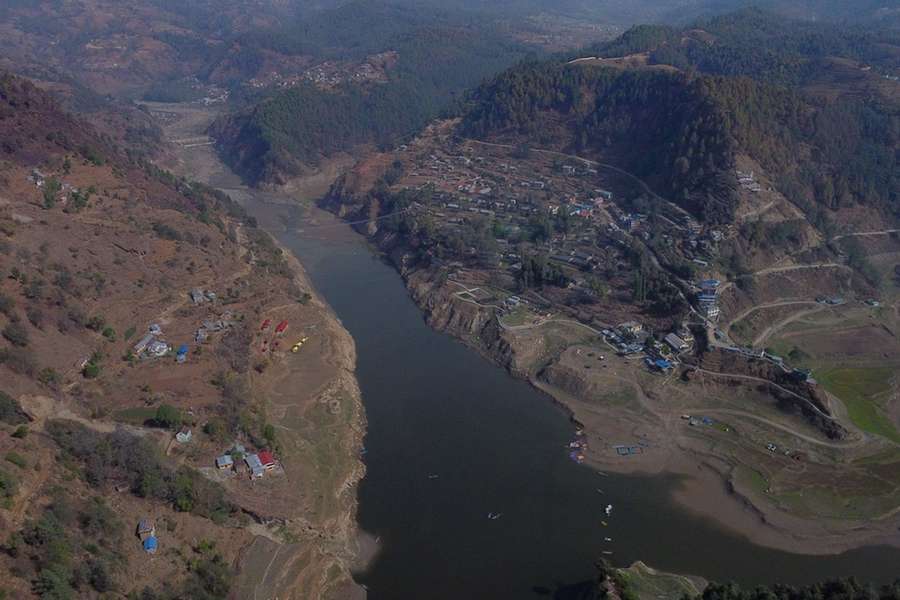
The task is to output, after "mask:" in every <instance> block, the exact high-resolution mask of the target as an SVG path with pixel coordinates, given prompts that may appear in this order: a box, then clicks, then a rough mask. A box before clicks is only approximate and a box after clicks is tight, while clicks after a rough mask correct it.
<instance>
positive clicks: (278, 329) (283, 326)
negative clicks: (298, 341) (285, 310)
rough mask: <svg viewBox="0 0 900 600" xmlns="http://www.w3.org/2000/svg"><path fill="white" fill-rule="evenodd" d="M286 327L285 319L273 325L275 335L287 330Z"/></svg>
mask: <svg viewBox="0 0 900 600" xmlns="http://www.w3.org/2000/svg"><path fill="white" fill-rule="evenodd" d="M287 328H288V322H287V321H282V322H281V323H279V324H278V325H277V326H276V327H275V333H276V334H277V335H281V334H282V333H284V332H285V331H287Z"/></svg>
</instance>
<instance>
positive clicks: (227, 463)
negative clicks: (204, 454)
mask: <svg viewBox="0 0 900 600" xmlns="http://www.w3.org/2000/svg"><path fill="white" fill-rule="evenodd" d="M216 468H217V469H219V470H222V471H225V470H227V469H233V468H234V459H233V458H231V455H230V454H223V455H222V456H218V457H216Z"/></svg>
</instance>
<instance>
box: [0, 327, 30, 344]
mask: <svg viewBox="0 0 900 600" xmlns="http://www.w3.org/2000/svg"><path fill="white" fill-rule="evenodd" d="M3 337H5V338H6V339H7V340H9V341H10V342H11V343H12V344H13V345H15V346H19V347H23V348H24V347H25V346H27V345H28V330H27V329H26V328H25V326H24V325H22V323H19V322H17V321H14V322H11V323H7V324H6V327H4V328H3Z"/></svg>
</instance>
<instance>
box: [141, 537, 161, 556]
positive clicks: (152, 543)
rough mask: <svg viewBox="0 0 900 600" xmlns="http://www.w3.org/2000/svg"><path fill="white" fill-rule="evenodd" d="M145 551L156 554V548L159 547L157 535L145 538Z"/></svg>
mask: <svg viewBox="0 0 900 600" xmlns="http://www.w3.org/2000/svg"><path fill="white" fill-rule="evenodd" d="M143 546H144V552H146V553H147V554H156V550H157V548H158V547H159V541H158V540H157V539H156V536H154V535H151V536H150V537H148V538H147V539H146V540H144V544H143Z"/></svg>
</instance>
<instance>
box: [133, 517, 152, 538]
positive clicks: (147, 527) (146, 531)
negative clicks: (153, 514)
mask: <svg viewBox="0 0 900 600" xmlns="http://www.w3.org/2000/svg"><path fill="white" fill-rule="evenodd" d="M135 533H136V534H137V536H138V537H139V538H140V539H141V540H142V541H143V540H146V539H147V538H150V537H153V536H155V535H156V526H155V525H154V524H153V521H151V520H150V519H141V520H140V521H138V524H137V529H136V530H135Z"/></svg>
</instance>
